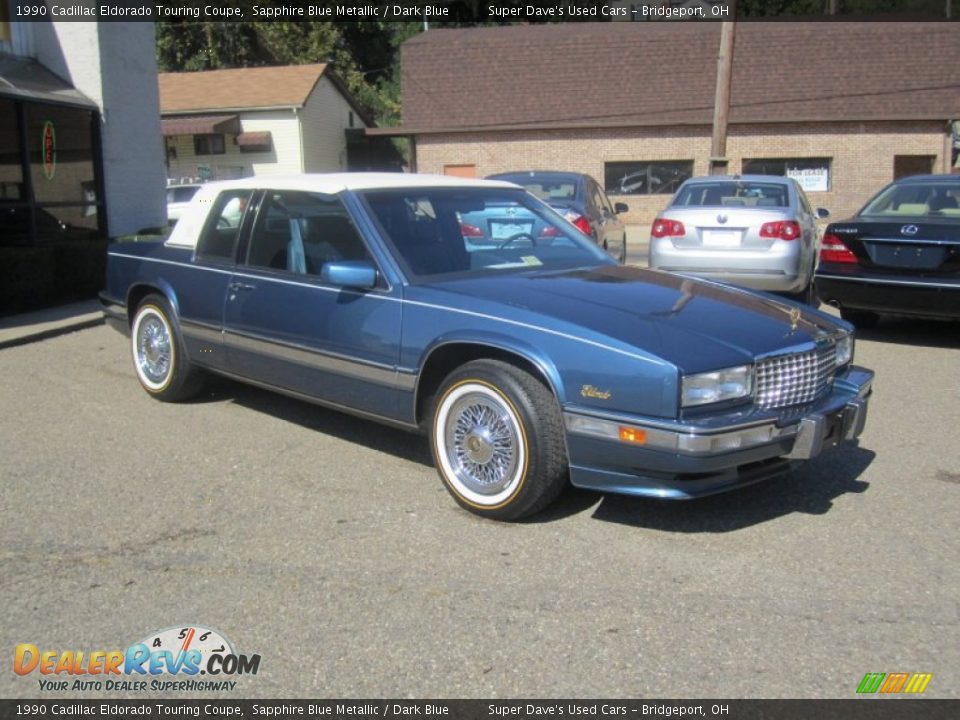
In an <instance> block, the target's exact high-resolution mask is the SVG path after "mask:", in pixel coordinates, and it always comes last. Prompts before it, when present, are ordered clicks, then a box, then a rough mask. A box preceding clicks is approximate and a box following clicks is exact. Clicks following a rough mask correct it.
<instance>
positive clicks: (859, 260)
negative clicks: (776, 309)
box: [815, 175, 960, 327]
mask: <svg viewBox="0 0 960 720" xmlns="http://www.w3.org/2000/svg"><path fill="white" fill-rule="evenodd" d="M815 285H816V292H817V297H819V298H820V300H821V301H822V302H825V303H829V304H830V305H834V306H837V307H839V308H840V314H841V315H842V316H843V317H844V318H845V319H846V320H849V321H851V322H853V323H854V324H856V325H859V326H861V327H868V326H870V325H873V324H875V323H876V321H877V318H878V317H879V316H880V315H881V314H890V315H905V316H911V317H922V318H932V319H960V175H917V176H914V177H908V178H902V179H900V180H897V181H895V182H893V183H891V184H890V185H888V186H887V187H885V188H884V189H883V190H881V191H880V192H879V193H878V194H877V195H876V196H875V197H874V198H873V199H872V200H870V201H869V202H868V203H867V204H866V205H865V206H864V207H863V209H862V210H860V212H858V213H857V214H856V215H854V216H853V217H852V218H850V219H849V220H845V221H843V222H836V223H831V224H830V225H828V226H827V229H826V232H825V233H824V235H823V240H822V242H821V246H820V265H819V267H818V268H817V272H816V279H815Z"/></svg>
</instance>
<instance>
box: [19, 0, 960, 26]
mask: <svg viewBox="0 0 960 720" xmlns="http://www.w3.org/2000/svg"><path fill="white" fill-rule="evenodd" d="M954 4H955V3H954V2H952V0H947V1H945V0H936V2H934V0H929V2H928V1H926V0H884V1H883V2H880V1H879V0H878V1H877V2H869V0H865V1H864V2H858V3H856V13H857V14H856V15H852V14H850V13H848V12H844V9H845V5H844V3H839V4H836V3H834V4H831V3H820V4H819V6H822V7H823V10H822V11H820V10H812V11H811V10H810V9H809V8H810V7H811V6H813V7H818V4H817V3H799V2H798V3H796V9H794V10H792V11H791V8H792V7H793V6H791V5H790V3H786V4H785V5H784V4H782V3H781V4H776V5H777V8H778V9H779V11H780V12H782V13H785V14H781V15H778V16H771V15H769V13H770V12H771V6H770V5H769V4H765V3H763V2H759V1H758V0H753V1H751V0H739V2H734V1H733V0H639V1H635V2H628V1H624V0H606V1H603V2H600V1H597V0H570V1H563V0H535V1H532V2H531V1H529V0H528V1H527V2H522V1H520V0H392V1H391V2H385V1H384V0H343V1H341V2H334V1H330V0H152V1H151V0H107V1H102V0H34V1H33V2H30V1H29V0H13V2H12V3H11V8H10V20H12V21H15V22H47V21H51V20H53V21H101V22H130V21H134V22H136V21H143V22H155V21H183V22H251V21H295V22H317V21H336V22H369V21H400V22H418V23H425V24H427V25H429V24H431V23H436V24H440V25H442V24H443V23H446V22H456V23H463V22H530V23H536V22H617V21H639V22H665V21H666V22H670V21H694V22H696V21H701V22H715V21H724V20H734V19H736V20H781V21H782V20H854V19H855V20H949V19H956V11H955V10H954V9H953V5H954ZM956 4H957V5H960V2H958V3H956ZM832 5H833V6H836V10H835V12H834V14H830V13H829V10H828V8H829V7H831V6H832ZM783 8H786V10H783ZM957 11H960V7H958V8H957Z"/></svg>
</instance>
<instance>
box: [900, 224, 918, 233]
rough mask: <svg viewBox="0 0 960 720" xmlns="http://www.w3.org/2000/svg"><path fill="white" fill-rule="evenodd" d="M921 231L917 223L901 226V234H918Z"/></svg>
mask: <svg viewBox="0 0 960 720" xmlns="http://www.w3.org/2000/svg"><path fill="white" fill-rule="evenodd" d="M919 231H920V228H918V227H917V226H916V225H904V226H903V227H902V228H900V234H901V235H916V234H917V233H918V232H919Z"/></svg>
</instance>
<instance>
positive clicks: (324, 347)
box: [102, 174, 873, 519]
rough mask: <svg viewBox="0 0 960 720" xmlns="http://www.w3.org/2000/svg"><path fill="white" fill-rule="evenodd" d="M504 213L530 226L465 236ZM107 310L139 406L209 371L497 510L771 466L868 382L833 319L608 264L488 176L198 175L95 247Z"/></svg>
mask: <svg viewBox="0 0 960 720" xmlns="http://www.w3.org/2000/svg"><path fill="white" fill-rule="evenodd" d="M503 213H506V214H507V216H508V217H514V218H524V219H525V220H524V222H526V219H531V222H532V225H531V227H532V228H536V232H535V233H521V234H522V235H524V236H525V237H513V235H509V236H504V237H502V238H498V242H496V243H479V244H478V243H474V242H471V241H470V238H469V237H465V235H464V231H463V224H464V218H465V217H470V216H473V217H493V216H494V215H497V214H503ZM497 216H499V215H497ZM543 236H546V237H548V238H549V242H546V241H543V242H541V241H540V239H541V237H543ZM102 299H103V303H104V308H105V313H106V316H107V318H108V319H109V320H110V321H111V322H112V323H113V324H115V325H116V326H118V327H119V328H120V329H121V330H123V331H124V332H125V333H127V334H128V335H129V336H130V338H131V349H132V355H133V361H134V369H135V371H136V375H137V377H138V379H139V381H140V383H141V385H142V386H143V387H144V389H145V390H146V391H147V392H148V393H149V394H150V395H152V396H154V397H156V398H157V399H160V400H178V399H182V398H186V397H189V396H190V395H191V394H193V393H195V392H196V391H197V389H198V388H199V386H200V384H201V382H202V380H203V377H204V374H205V373H207V372H215V373H219V374H222V375H226V376H229V377H233V378H237V379H240V380H244V381H247V382H251V383H255V384H257V385H260V386H264V387H268V388H272V389H275V390H278V391H280V392H284V393H287V394H290V395H293V396H295V397H299V398H304V399H306V400H310V401H313V402H316V403H319V404H322V405H325V406H328V407H331V408H334V409H337V410H343V411H347V412H351V413H355V414H358V415H360V416H363V417H366V418H370V419H373V420H378V421H381V422H385V423H389V424H391V425H395V426H399V427H403V428H407V429H410V430H414V431H422V432H423V433H425V434H427V435H428V436H429V438H430V443H431V446H432V450H433V456H434V460H435V463H436V466H437V470H438V472H439V474H440V477H441V478H442V479H443V481H444V483H445V484H446V487H447V488H448V490H449V491H450V493H451V494H452V495H453V497H454V498H455V499H456V501H457V502H459V503H460V504H461V505H462V506H463V507H465V508H467V509H469V510H471V511H473V512H475V513H477V514H480V515H483V516H487V517H493V518H499V519H516V518H520V517H523V516H526V515H529V514H531V513H535V512H537V511H538V510H541V509H542V508H544V507H545V506H546V505H548V504H549V503H550V502H551V501H552V500H553V499H554V498H555V497H556V496H557V494H558V493H559V492H560V491H561V490H562V489H563V487H564V486H565V485H566V484H567V483H568V482H570V483H572V484H574V485H576V486H579V487H585V488H592V489H596V490H602V491H610V492H619V493H627V494H633V495H647V496H654V497H662V498H691V497H695V496H699V495H707V494H710V493H715V492H720V491H723V490H728V489H731V488H735V487H738V486H741V485H744V484H747V483H751V482H754V481H757V480H761V479H764V478H770V477H773V476H776V475H780V474H782V473H783V472H784V471H785V470H787V468H788V467H789V463H790V462H791V460H800V459H808V458H812V457H814V456H816V455H818V454H819V453H820V452H821V450H822V449H823V448H825V447H828V446H832V445H835V444H837V443H839V442H841V441H844V440H851V439H853V438H855V437H857V436H858V435H859V434H860V432H861V430H862V428H863V424H864V420H865V417H866V412H867V400H868V397H869V395H870V388H871V381H872V378H873V374H872V373H871V372H870V371H868V370H864V369H862V368H858V367H856V366H854V365H853V336H852V332H851V327H850V326H849V325H848V324H846V323H844V322H843V321H840V320H836V319H834V318H832V317H830V316H829V315H825V314H822V313H819V312H817V311H814V310H811V309H810V308H806V307H800V306H797V305H795V304H792V303H790V302H786V301H778V300H776V299H773V298H771V297H767V296H761V295H757V294H753V293H750V292H748V291H742V290H738V289H733V288H730V287H726V286H722V285H719V284H715V283H712V282H709V281H702V280H696V279H693V278H687V277H680V276H677V275H672V274H669V273H663V272H656V271H648V270H640V269H636V268H630V267H624V266H621V265H618V264H617V262H616V261H615V260H614V259H612V258H611V257H610V256H609V255H607V254H606V253H604V252H603V251H602V250H600V249H599V248H598V247H597V246H596V245H594V244H593V243H591V242H590V241H589V240H588V239H587V238H586V237H584V236H583V235H582V234H581V233H580V232H578V231H577V230H576V229H575V228H573V227H571V225H570V224H569V223H567V222H566V221H565V220H563V219H562V218H561V217H559V216H558V215H557V214H556V213H555V212H554V211H552V210H551V209H550V208H549V207H547V206H546V205H544V204H543V203H541V202H539V201H537V200H536V199H534V198H533V197H531V196H530V195H528V194H527V193H526V192H524V191H523V190H521V189H520V188H517V187H516V186H514V185H511V184H509V183H504V182H491V181H481V180H476V181H474V180H460V179H456V178H446V177H433V176H419V175H401V174H390V175H387V174H355V175H354V174H344V175H326V176H323V175H317V176H299V177H293V178H255V179H254V178H251V179H246V180H240V181H232V182H226V183H211V184H210V185H207V186H205V187H204V188H203V189H202V190H201V191H200V192H199V193H198V194H197V196H196V198H195V199H194V200H193V202H192V204H191V206H190V208H189V209H188V211H187V212H186V213H185V215H184V216H183V217H182V219H181V220H180V222H179V223H178V224H177V226H176V227H175V228H174V230H173V232H172V234H171V235H170V237H169V238H168V239H167V240H166V241H165V242H130V243H118V244H114V245H113V246H111V248H110V254H109V262H108V285H107V289H106V290H105V292H104V293H103V295H102Z"/></svg>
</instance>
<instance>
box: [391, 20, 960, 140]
mask: <svg viewBox="0 0 960 720" xmlns="http://www.w3.org/2000/svg"><path fill="white" fill-rule="evenodd" d="M719 43H720V24H719V23H583V24H576V25H574V24H565V25H517V26H508V27H491V28H475V29H449V30H448V29H431V30H429V31H428V32H426V33H422V34H420V35H417V36H416V37H414V38H412V39H410V40H408V41H407V42H406V43H404V45H403V48H402V83H403V85H402V87H403V127H404V128H405V129H407V130H410V131H411V132H431V131H434V132H436V131H465V130H476V129H484V128H489V129H502V130H506V129H515V128H516V129H520V128H530V129H548V128H570V127H617V126H650V125H691V124H694V125H701V124H710V122H711V120H712V113H713V100H714V87H715V77H716V68H717V52H718V49H719ZM958 68H960V27H958V26H957V25H956V24H955V23H946V22H941V23H910V22H890V23H884V22H861V23H848V22H836V23H834V22H741V23H738V24H737V42H736V51H735V53H734V73H733V88H732V97H731V109H730V122H731V123H770V122H816V121H826V122H833V121H867V120H874V121H876V120H905V119H914V120H944V121H945V120H948V119H951V118H957V117H960V75H958V74H957V69H958Z"/></svg>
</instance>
